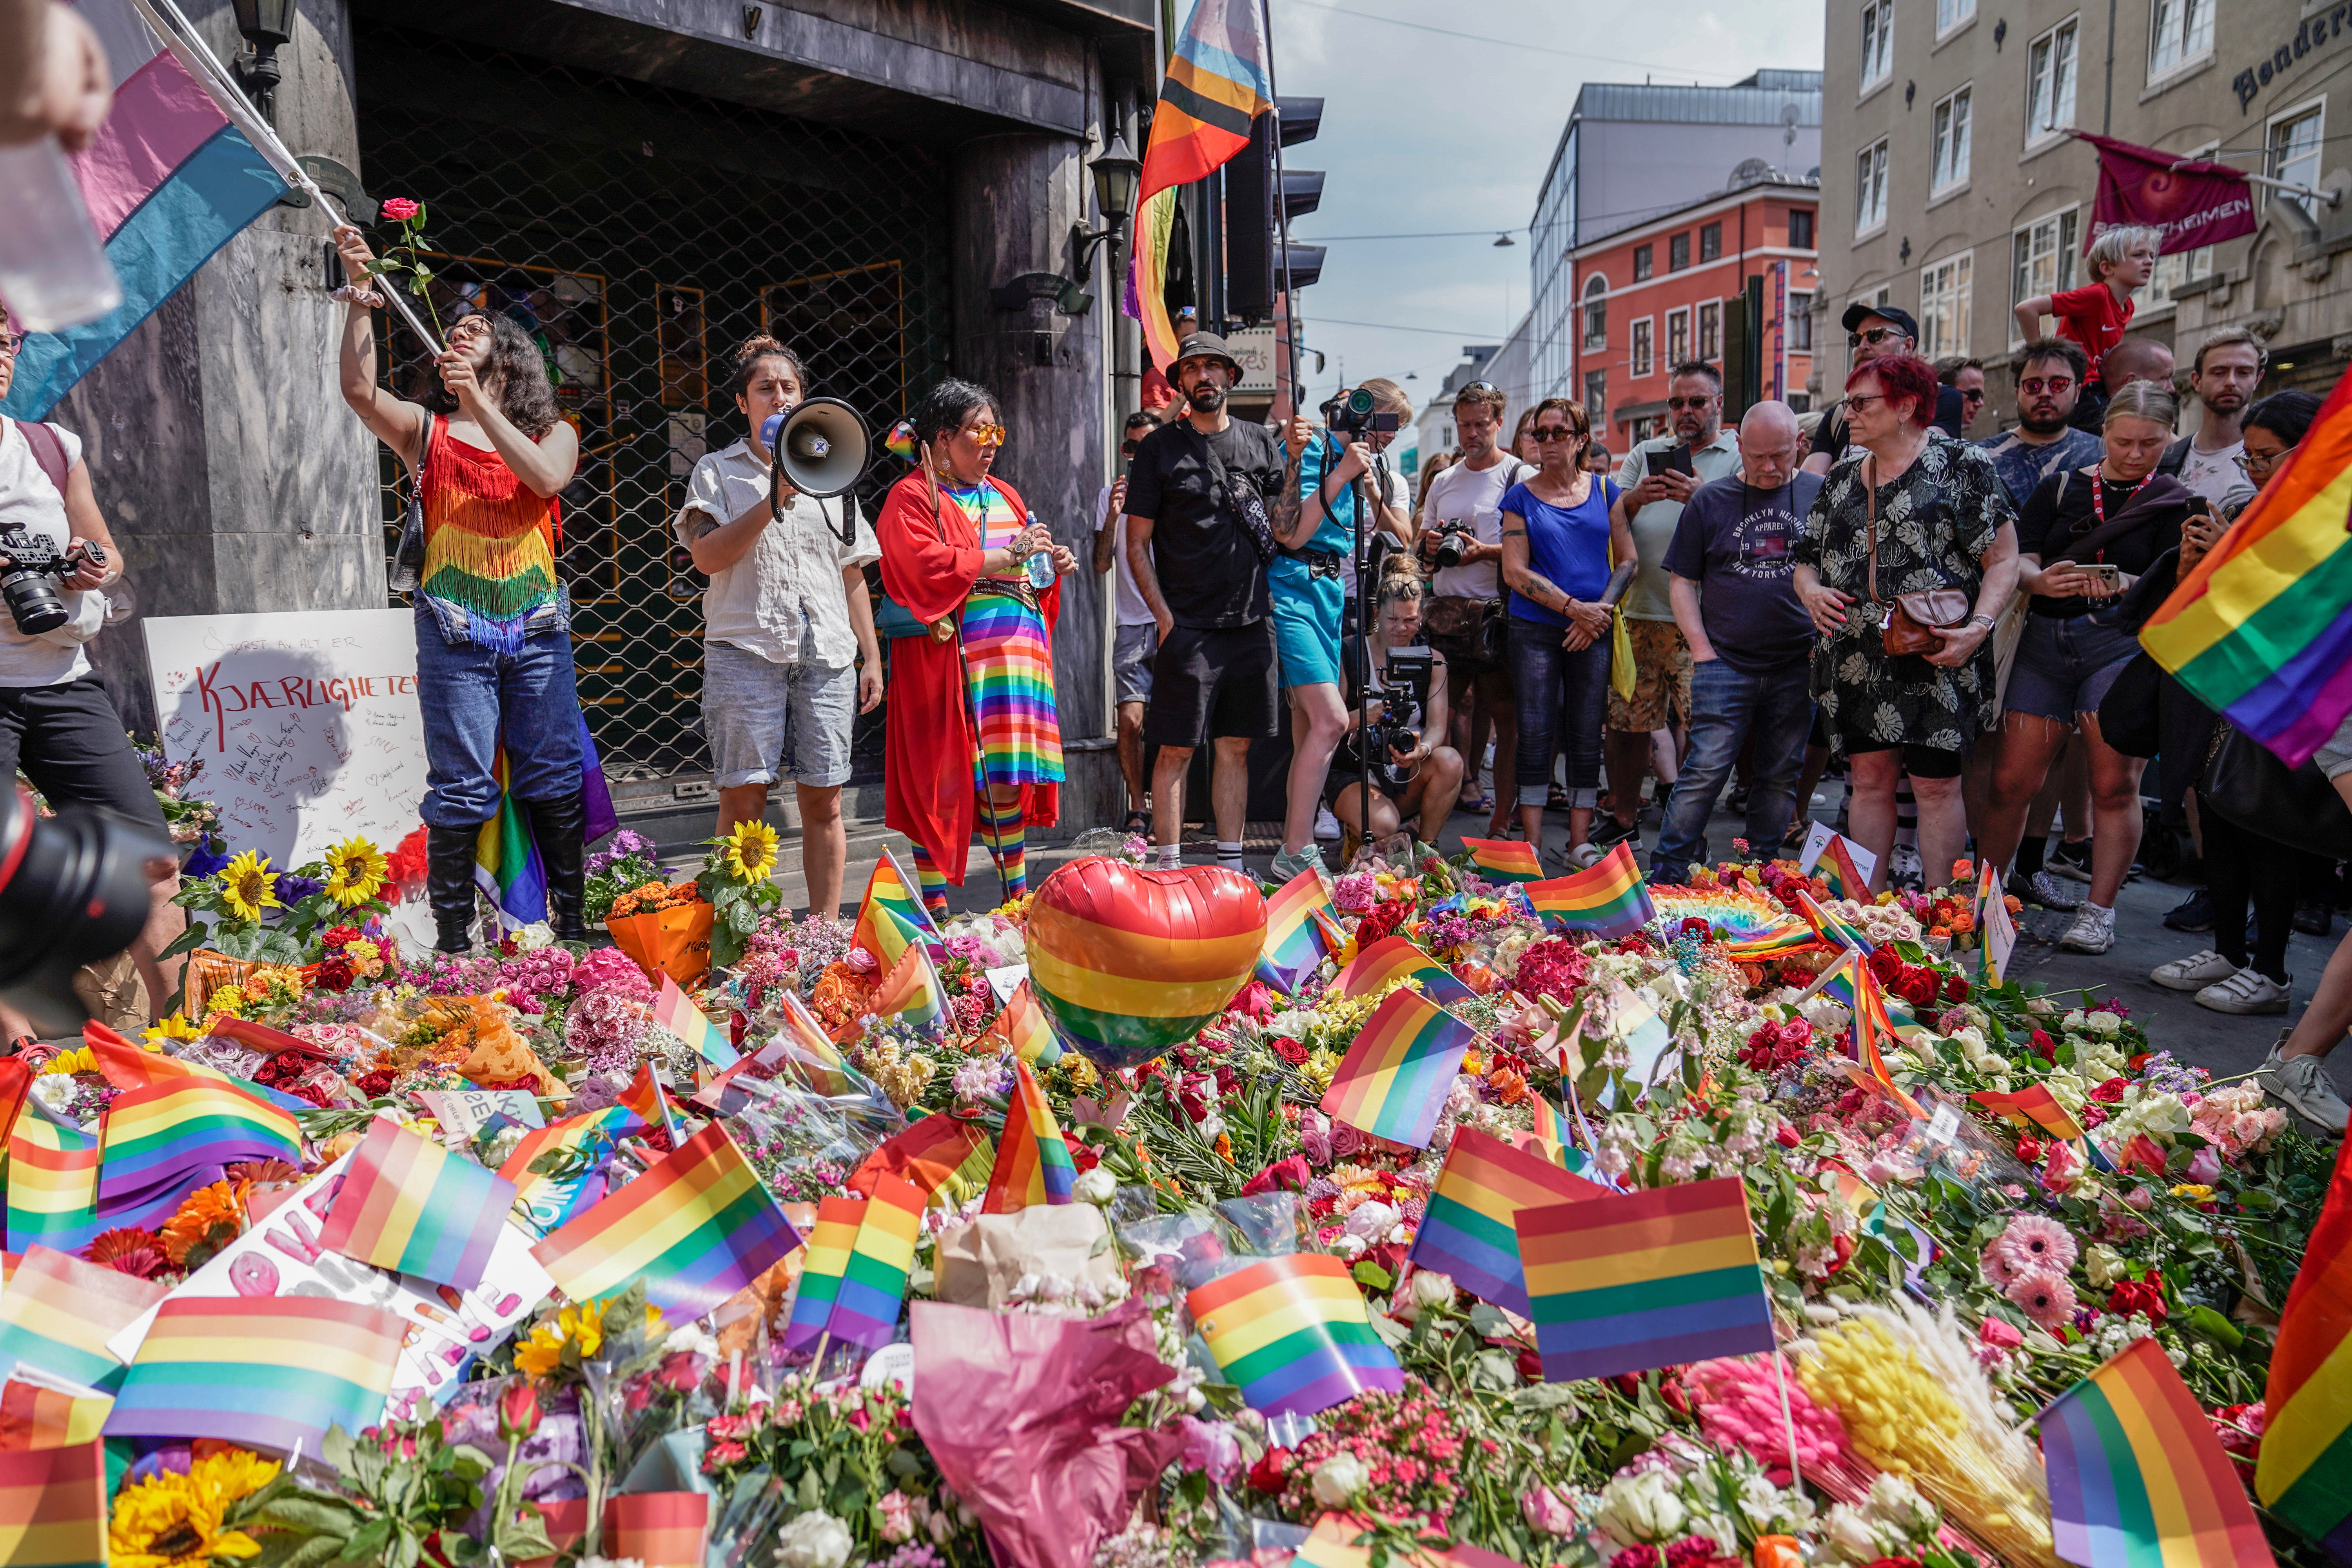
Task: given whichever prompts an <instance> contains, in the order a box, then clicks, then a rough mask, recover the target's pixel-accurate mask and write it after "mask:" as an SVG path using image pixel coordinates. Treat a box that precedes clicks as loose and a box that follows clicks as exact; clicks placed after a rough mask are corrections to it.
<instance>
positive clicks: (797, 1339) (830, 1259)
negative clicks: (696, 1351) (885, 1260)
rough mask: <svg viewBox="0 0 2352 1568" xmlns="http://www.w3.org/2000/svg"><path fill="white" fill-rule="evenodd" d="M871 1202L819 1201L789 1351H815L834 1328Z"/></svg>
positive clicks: (787, 1332)
mask: <svg viewBox="0 0 2352 1568" xmlns="http://www.w3.org/2000/svg"><path fill="white" fill-rule="evenodd" d="M923 1120H924V1121H929V1120H930V1118H929V1117H925V1118H924V1119H923ZM868 1201H870V1200H868V1199H866V1198H851V1197H839V1196H835V1197H829V1198H819V1199H818V1200H817V1204H816V1224H815V1226H813V1227H812V1228H811V1229H810V1231H809V1235H808V1252H807V1255H806V1256H805V1257H804V1258H802V1260H801V1277H800V1280H799V1282H798V1283H797V1285H796V1286H795V1287H794V1289H793V1316H792V1321H791V1322H790V1323H788V1324H787V1325H785V1328H784V1348H785V1349H786V1350H788V1351H793V1352H800V1351H810V1350H814V1349H815V1348H816V1344H817V1342H818V1341H819V1340H821V1339H823V1338H824V1336H825V1334H826V1332H827V1331H828V1330H829V1329H830V1328H831V1326H832V1323H833V1304H834V1302H835V1300H837V1299H838V1298H839V1297H840V1295H841V1280H842V1277H843V1276H844V1275H845V1274H846V1273H848V1271H849V1255H850V1253H851V1251H852V1250H853V1249H854V1248H856V1245H857V1231H858V1227H859V1226H863V1225H864V1224H865V1223H866V1204H867V1202H868Z"/></svg>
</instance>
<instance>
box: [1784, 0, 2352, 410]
mask: <svg viewBox="0 0 2352 1568" xmlns="http://www.w3.org/2000/svg"><path fill="white" fill-rule="evenodd" d="M2346 21H2347V16H2346V13H2344V12H2343V11H2341V10H2336V9H2333V8H2331V7H2329V6H2327V5H2302V4H2298V0H2233V3H2232V4H2230V5H2221V3H2220V0H2118V3H2117V4H2116V5H2111V6H2090V5H2075V4H2072V3H2070V0H2028V3H2027V4H2024V5H2009V6H2006V7H1996V6H1993V5H1990V3H1989V0H1831V3H1830V5H1829V12H1828V28H1827V54H1826V57H1825V63H1826V66H1827V70H1826V72H1825V79H1824V83H1823V88H1824V95H1825V104H1826V107H1825V109H1824V111H1823V123H1822V141H1823V147H1824V151H1823V155H1822V166H1823V171H1824V174H1823V190H1822V228H1823V241H1822V261H1821V269H1822V289H1821V291H1820V294H1819V296H1818V300H1817V306H1818V314H1817V320H1816V323H1815V326H1816V330H1817V331H1824V332H1829V331H1835V330H1836V322H1837V319H1838V317H1839V316H1840V315H1841V314H1842V313H1843V310H1844V308H1845V307H1846V306H1847V305H1848V304H1850V303H1852V302H1853V301H1854V300H1866V301H1873V302H1891V303H1893V304H1895V305H1898V306H1900V307H1902V308H1903V309H1904V310H1909V311H1910V312H1912V313H1913V314H1914V315H1915V316H1916V318H1917V319H1918V321H1919V326H1920V331H1921V335H1922V338H1923V340H1924V341H1923V342H1922V343H1921V345H1920V347H1921V350H1922V352H1923V353H1927V354H1928V355H1930V356H1931V357H1934V356H1937V355H1944V354H1954V353H1958V354H1969V355H1973V356H1975V357H1978V358H1980V359H1983V360H1985V361H1987V362H1988V363H1995V364H1998V363H2001V362H2004V361H2006V359H2007V357H2008V356H2009V354H2010V353H2011V352H2012V351H2013V350H2014V349H2015V348H2016V347H2017V346H2018V345H2019V342H2020V339H2019V334H2018V331H2017V327H2016V323H2015V322H2014V321H2013V320H2012V319H2011V309H2012V307H2013V306H2014V305H2015V304H2016V303H2017V301H2018V300H2021V299H2024V298H2027V297H2030V296H2032V295H2035V294H2043V293H2048V292H2050V291H2052V290H2053V289H2067V288H2073V287H2075V286H2077V285H2079V284H2082V283H2086V282H2088V281H2091V279H2090V278H2089V277H2088V275H2087V273H2086V272H2085V271H2084V261H2083V251H2084V247H2085V246H2087V244H2088V243H2089V241H2090V238H2091V228H2092V206H2093V201H2094V197H2095V189H2096V182H2097V175H2098V157H2097V154H2096V153H2095V150H2094V149H2093V148H2092V147H2091V145H2090V144H2089V143H2087V142H2081V141H2078V140H2077V139H2075V138H2074V136H2072V135H2071V134H2069V132H2072V131H2076V130H2081V131H2086V132H2100V133H2103V134H2106V135H2110V136H2114V137H2116V138H2118V139H2120V140H2123V141H2126V142H2137V143H2139V144H2140V145H2142V146H2147V147H2153V148H2158V149H2160V150H2162V151H2165V152H2170V153H2179V154H2181V155H2183V156H2189V155H2196V156H2200V157H2206V158H2211V159H2215V160H2217V161H2219V162H2221V163H2228V164H2230V165H2231V167H2233V168H2237V169H2241V170H2243V171H2245V172H2246V173H2248V174H2259V175H2265V176H2268V177H2271V178H2274V179H2278V180H2281V181H2284V182H2287V183H2289V184H2295V185H2300V186H2304V187H2306V188H2309V189H2312V190H2316V191H2320V192H2325V193H2327V195H2324V196H2320V197H2313V196H2307V195H2281V194H2278V193H2275V192H2273V191H2271V190H2268V189H2266V188H2264V187H2261V186H2256V187H2254V192H2253V195H2254V200H2255V205H2256V213H2257V216H2258V219H2259V227H2258V228H2257V229H2256V230H2255V232H2254V233H2253V234H2252V235H2250V236H2247V237H2242V238H2240V239H2234V240H2231V241H2229V242H2227V243H2224V244H2221V245H2216V246H2209V247H2203V248H2201V249H2199V250H2195V251H2190V252H2186V253H2182V254H2179V255H2173V256H2168V257H2165V258H2162V259H2161V261H2160V262H2159V264H2158V272H2157V276H2156V279H2155V282H2154V284H2153V285H2152V286H2151V287H2150V288H2149V289H2146V290H2144V291H2142V293H2141V294H2140V296H2139V300H2138V307H2137V314H2136V316H2135V318H2134V320H2133V321H2132V325H2131V334H2132V335H2133V336H2135V337H2149V338H2155V339H2158V340H2161V341H2163V342H2166V343H2167V344H2168V345H2169V346H2170V347H2171V348H2172V351H2173V353H2174V356H2175V358H2176V361H2177V363H2178V364H2179V371H2180V373H2181V374H2182V375H2184V376H2185V375H2186V374H2187V371H2188V368H2189V362H2190V359H2191V358H2192V356H2193V355H2194V354H2195V353H2196V348H2197V344H2198V343H2199V342H2200V341H2201V340H2202V339H2203V338H2204V337H2205V336H2206V334H2208V333H2209V332H2210V331H2214V330H2215V329H2217V328H2220V327H2222V326H2243V327H2248V328H2251V329H2252V331H2255V332H2257V333H2259V334H2261V335H2262V336H2263V339H2264V340H2265V341H2266V342H2268V344H2269V346H2270V354H2271V363H2270V372H2269V375H2268V378H2267V379H2266V381H2265V389H2275V388H2277V387H2281V386H2309V387H2314V388H2316V389H2319V390H2322V391H2324V390H2325V389H2326V387H2327V386H2328V385H2330V384H2333V382H2334V381H2335V380H2336V377H2337V376H2338V375H2339V374H2341V373H2342V371H2343V368H2344V366H2345V363H2346V362H2347V351H2352V272H2347V271H2338V270H2337V269H2336V263H2335V258H2336V256H2338V255H2340V254H2342V253H2343V252H2344V251H2346V250H2347V249H2352V203H2347V201H2345V200H2344V199H2343V196H2342V193H2343V192H2344V191H2346V190H2347V188H2352V159H2347V157H2346V156H2344V154H2343V153H2340V152H2338V151H2336V149H2337V148H2338V147H2340V145H2341V144H2342V142H2343V140H2344V131H2345V129H2346V128H2347V127H2352V119H2347V116H2352V98H2347V96H2346V94H2347V86H2352V74H2347V72H2352V37H2347V36H2346V32H2347V29H2346V26H2345V23H2346ZM1842 373H1843V362H1842V361H1841V360H1839V359H1837V358H1836V357H1834V356H1832V358H1831V359H1829V360H1827V361H1825V362H1824V363H1823V365H1822V375H1823V379H1824V381H1826V382H1827V383H1828V387H1827V395H1831V396H1834V395H1835V390H1836V382H1837V380H1840V379H1842ZM1816 390H1817V391H1819V390H1821V389H1820V388H1818V387H1817V389H1816ZM1987 390H1988V392H1989V393H1990V402H1989V405H1988V408H1987V412H1986V413H1985V414H1984V415H1982V416H1979V424H1978V426H1977V428H1976V429H1975V430H1974V431H1972V432H1971V434H1973V435H1977V436H1984V435H1989V434H1991V433H1992V432H1993V431H1994V429H1995V428H1996V427H1997V422H1999V421H2003V420H2007V419H2009V418H2011V417H2013V416H2014V411H2015V398H2014V391H2013V388H2012V386H2011V378H2010V377H2009V376H2008V375H2006V374H1999V373H1998V372H1997V373H1996V374H1993V375H1991V376H1990V377H1988V378H1987ZM2189 417H2190V418H2192V419H2193V417H2194V416H2193V412H2192V413H2191V415H2190V416H2189Z"/></svg>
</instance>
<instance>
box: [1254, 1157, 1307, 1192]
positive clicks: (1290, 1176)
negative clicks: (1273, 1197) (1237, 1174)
mask: <svg viewBox="0 0 2352 1568" xmlns="http://www.w3.org/2000/svg"><path fill="white" fill-rule="evenodd" d="M1306 1184H1307V1158H1306V1156H1305V1155H1303V1154H1293V1155H1291V1156H1290V1157H1289V1158H1287V1159H1283V1160H1276V1162H1275V1163H1273V1164H1271V1165H1268V1166H1267V1167H1266V1168H1265V1170H1263V1171H1260V1172H1259V1173H1257V1174H1256V1175H1255V1176H1252V1177H1251V1178H1250V1179H1249V1184H1247V1185H1246V1186H1244V1187H1243V1188H1242V1196H1244V1197H1245V1198H1254V1197H1256V1196H1257V1195H1258V1194H1260V1193H1270V1192H1274V1191H1276V1189H1280V1190H1281V1191H1283V1192H1290V1193H1295V1192H1297V1190H1298V1189H1299V1188H1301V1187H1303V1186H1305V1185H1306Z"/></svg>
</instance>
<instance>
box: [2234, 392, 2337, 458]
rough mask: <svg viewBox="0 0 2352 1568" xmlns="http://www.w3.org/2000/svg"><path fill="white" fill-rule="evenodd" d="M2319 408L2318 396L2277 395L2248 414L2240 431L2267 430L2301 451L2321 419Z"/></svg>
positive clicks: (2312, 393) (2313, 393)
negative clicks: (2312, 428) (2314, 421)
mask: <svg viewBox="0 0 2352 1568" xmlns="http://www.w3.org/2000/svg"><path fill="white" fill-rule="evenodd" d="M2319 405H2320V397H2319V395H2318V394H2317V393H2315V392H2273V393H2272V394H2271V395H2269V396H2268V397H2265V398H2263V400H2262V401H2261V402H2260V403H2257V404H2255V405H2253V406H2252V408H2249V409H2247V410H2246V417H2245V418H2244V420H2242V422H2241V424H2240V426H2239V427H2240V428H2241V429H2245V430H2267V431H2269V432H2270V433H2271V434H2272V435H2273V436H2275V437H2278V438H2279V439H2280V440H2282V441H2284V442H2285V443H2286V444H2287V445H2288V446H2290V447H2299V446H2301V445H2302V444H2303V438H2304V437H2305V436H2306V435H2308V434H2309V433H2310V431H2311V422H2312V421H2313V420H2314V419H2316V418H2318V417H2319Z"/></svg>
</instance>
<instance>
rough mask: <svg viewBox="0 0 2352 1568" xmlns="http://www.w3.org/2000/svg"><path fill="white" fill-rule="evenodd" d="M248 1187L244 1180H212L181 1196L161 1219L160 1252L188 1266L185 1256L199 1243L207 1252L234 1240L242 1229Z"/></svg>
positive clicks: (183, 1266)
mask: <svg viewBox="0 0 2352 1568" xmlns="http://www.w3.org/2000/svg"><path fill="white" fill-rule="evenodd" d="M249 1187H250V1184H248V1183H245V1182H235V1183H231V1182H215V1183H213V1184H211V1185H209V1186H203V1187H198V1188H197V1189H196V1190H195V1191H194V1192H193V1193H190V1194H188V1195H187V1196H186V1197H185V1198H184V1199H182V1200H181V1203H180V1206H179V1209H178V1211H177V1212H176V1213H174V1214H173V1215H172V1217H171V1218H170V1219H167V1220H165V1221H164V1222H163V1233H162V1238H163V1255H164V1256H165V1257H167V1258H170V1259H171V1260H172V1261H173V1263H175V1264H177V1265H179V1266H180V1267H181V1268H191V1267H194V1265H193V1264H191V1263H190V1261H189V1260H190V1259H191V1258H195V1257H196V1252H197V1249H198V1248H199V1247H201V1248H203V1249H204V1250H205V1255H206V1256H209V1255H210V1254H211V1253H213V1252H216V1251H218V1250H219V1249H220V1248H221V1247H225V1246H226V1245H227V1244H228V1243H229V1242H231V1241H234V1240H236V1237H238V1235H239V1234H241V1233H242V1232H243V1231H244V1229H245V1194H246V1193H247V1191H248V1190H249ZM196 1261H197V1262H199V1263H201V1262H202V1261H203V1259H202V1258H197V1259H196Z"/></svg>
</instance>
